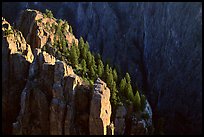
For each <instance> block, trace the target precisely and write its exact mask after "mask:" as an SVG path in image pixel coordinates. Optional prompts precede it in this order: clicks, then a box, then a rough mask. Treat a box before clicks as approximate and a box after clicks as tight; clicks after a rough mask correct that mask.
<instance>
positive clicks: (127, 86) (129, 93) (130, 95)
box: [126, 83, 134, 101]
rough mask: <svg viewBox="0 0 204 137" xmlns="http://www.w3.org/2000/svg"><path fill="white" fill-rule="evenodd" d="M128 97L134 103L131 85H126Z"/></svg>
mask: <svg viewBox="0 0 204 137" xmlns="http://www.w3.org/2000/svg"><path fill="white" fill-rule="evenodd" d="M126 97H127V98H128V99H129V100H131V101H133V99H134V94H133V91H132V86H131V84H130V83H127V84H126Z"/></svg>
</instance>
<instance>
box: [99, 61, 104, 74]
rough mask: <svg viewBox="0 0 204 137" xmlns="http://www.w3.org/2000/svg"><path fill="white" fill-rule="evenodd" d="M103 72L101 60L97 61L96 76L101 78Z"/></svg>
mask: <svg viewBox="0 0 204 137" xmlns="http://www.w3.org/2000/svg"><path fill="white" fill-rule="evenodd" d="M103 72H104V66H103V62H102V61H101V60H99V61H98V76H99V77H100V78H102V75H103Z"/></svg>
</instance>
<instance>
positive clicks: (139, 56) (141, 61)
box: [3, 2, 202, 134]
mask: <svg viewBox="0 0 204 137" xmlns="http://www.w3.org/2000/svg"><path fill="white" fill-rule="evenodd" d="M3 4H4V5H7V6H5V7H7V8H5V9H6V10H3V14H8V9H9V12H10V10H11V9H12V10H13V11H14V7H16V6H17V4H15V5H11V4H10V3H3ZM8 5H9V6H10V7H12V8H8ZM18 5H19V6H18V7H19V8H20V7H23V8H28V7H32V8H34V7H37V8H38V9H41V10H43V11H44V10H45V9H46V8H48V7H49V8H50V9H51V10H52V11H53V13H54V14H55V15H56V16H57V17H59V18H66V19H68V20H69V21H70V23H72V26H73V28H74V30H75V33H76V36H78V37H79V36H83V37H84V38H85V40H87V41H88V42H89V44H90V47H91V49H92V50H93V51H96V52H98V53H101V54H102V57H103V59H107V58H109V60H110V62H111V63H112V64H115V65H118V66H120V68H121V70H123V71H124V72H125V71H129V72H130V74H131V75H132V78H133V79H132V81H137V83H138V86H139V89H140V90H141V89H143V90H144V91H146V92H147V93H146V94H147V95H148V99H149V100H150V103H151V105H152V106H153V107H154V109H153V111H154V110H156V108H158V114H161V117H164V118H165V121H166V123H165V124H164V125H165V133H167V134H168V133H170V134H172V133H173V134H177V133H178V134H179V133H181V134H192V133H195V134H199V133H201V131H202V130H201V127H202V123H201V121H202V111H201V110H202V105H201V104H202V103H201V102H202V84H201V82H202V77H201V76H202V72H201V68H202V67H201V64H202V59H201V57H202V52H201V51H202V44H201V43H202V32H201V30H202V29H201V28H202V20H201V18H202V6H201V3H137V2H135V3H128V2H125V3H124V2H122V3H120V2H118V3H107V2H103V3H94V2H90V3H83V2H82V3H58V4H56V3H55V4H52V3H47V4H45V3H43V4H42V3H40V2H38V3H18ZM3 8H4V6H3ZM16 9H17V8H16ZM16 11H17V10H16ZM12 14H14V12H12ZM11 17H12V16H8V18H11ZM13 17H14V18H16V14H15V15H14V16H13ZM189 100H191V101H189ZM155 113H156V112H155Z"/></svg>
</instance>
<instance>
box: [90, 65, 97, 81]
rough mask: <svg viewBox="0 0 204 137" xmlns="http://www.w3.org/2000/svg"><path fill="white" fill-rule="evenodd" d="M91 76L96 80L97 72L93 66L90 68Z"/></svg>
mask: <svg viewBox="0 0 204 137" xmlns="http://www.w3.org/2000/svg"><path fill="white" fill-rule="evenodd" d="M89 77H90V79H91V80H93V81H94V80H95V77H96V73H95V71H94V68H93V67H92V66H91V68H90V70H89Z"/></svg>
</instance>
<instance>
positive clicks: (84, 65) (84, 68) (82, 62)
mask: <svg viewBox="0 0 204 137" xmlns="http://www.w3.org/2000/svg"><path fill="white" fill-rule="evenodd" d="M81 67H82V76H83V77H86V72H87V68H86V61H85V59H82V61H81Z"/></svg>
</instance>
